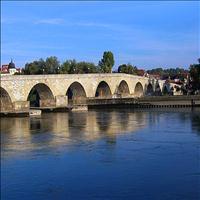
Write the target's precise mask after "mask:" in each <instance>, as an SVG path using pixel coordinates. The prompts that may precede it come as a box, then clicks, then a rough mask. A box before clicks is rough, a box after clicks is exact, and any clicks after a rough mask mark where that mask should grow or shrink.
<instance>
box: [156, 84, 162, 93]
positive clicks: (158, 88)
mask: <svg viewBox="0 0 200 200" xmlns="http://www.w3.org/2000/svg"><path fill="white" fill-rule="evenodd" d="M155 95H156V96H161V95H162V91H161V88H160V85H159V83H158V82H157V83H156V85H155Z"/></svg>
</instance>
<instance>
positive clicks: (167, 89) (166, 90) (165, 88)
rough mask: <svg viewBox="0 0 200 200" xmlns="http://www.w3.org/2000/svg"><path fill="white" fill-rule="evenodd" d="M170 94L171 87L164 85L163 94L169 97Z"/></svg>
mask: <svg viewBox="0 0 200 200" xmlns="http://www.w3.org/2000/svg"><path fill="white" fill-rule="evenodd" d="M169 92H170V89H169V85H167V84H164V85H163V89H162V94H163V95H168V94H169Z"/></svg>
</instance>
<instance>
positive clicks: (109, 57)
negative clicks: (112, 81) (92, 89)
mask: <svg viewBox="0 0 200 200" xmlns="http://www.w3.org/2000/svg"><path fill="white" fill-rule="evenodd" d="M114 63H115V61H114V56H113V53H112V52H111V51H105V52H104V53H103V58H102V59H101V61H99V67H100V69H101V72H103V73H111V72H112V67H113V66H114Z"/></svg>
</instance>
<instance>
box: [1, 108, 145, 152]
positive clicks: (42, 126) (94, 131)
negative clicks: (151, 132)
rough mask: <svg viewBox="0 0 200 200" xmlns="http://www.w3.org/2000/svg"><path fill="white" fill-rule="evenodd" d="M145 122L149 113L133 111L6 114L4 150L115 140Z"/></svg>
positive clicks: (3, 130)
mask: <svg viewBox="0 0 200 200" xmlns="http://www.w3.org/2000/svg"><path fill="white" fill-rule="evenodd" d="M138 119H140V120H138ZM145 125H146V118H145V113H142V112H139V113H138V112H133V111H131V112H127V111H126V112H117V111H98V112H96V111H89V112H83V113H46V114H43V115H42V116H41V117H40V118H2V119H1V141H2V153H3V154H4V153H6V154H9V152H12V153H16V152H19V151H26V150H31V149H33V148H45V147H53V146H60V145H61V144H69V143H76V142H78V141H92V140H97V139H98V138H101V137H107V142H109V143H115V136H116V135H117V134H123V133H127V132H134V131H137V130H138V129H140V128H143V127H145Z"/></svg>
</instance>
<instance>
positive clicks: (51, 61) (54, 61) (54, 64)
mask: <svg viewBox="0 0 200 200" xmlns="http://www.w3.org/2000/svg"><path fill="white" fill-rule="evenodd" d="M59 70H60V62H59V61H58V58H57V57H56V56H50V57H48V58H47V59H46V62H45V68H44V72H45V73H47V74H57V73H58V72H59Z"/></svg>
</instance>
